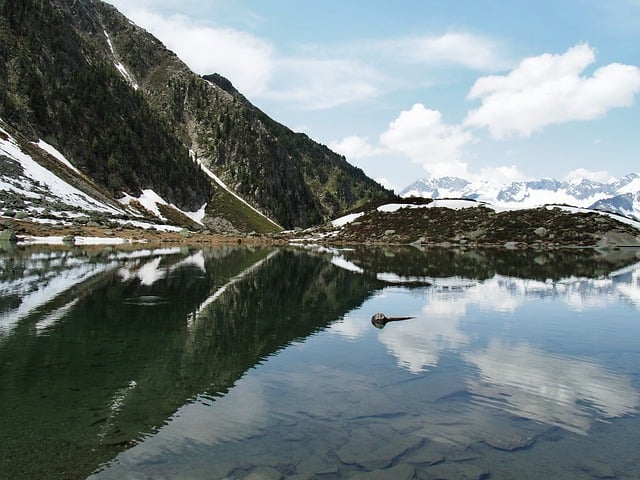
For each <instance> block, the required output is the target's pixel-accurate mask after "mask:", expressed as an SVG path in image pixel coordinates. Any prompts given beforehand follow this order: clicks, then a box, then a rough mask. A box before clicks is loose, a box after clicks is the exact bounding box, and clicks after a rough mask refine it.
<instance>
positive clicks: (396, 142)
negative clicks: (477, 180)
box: [380, 104, 473, 177]
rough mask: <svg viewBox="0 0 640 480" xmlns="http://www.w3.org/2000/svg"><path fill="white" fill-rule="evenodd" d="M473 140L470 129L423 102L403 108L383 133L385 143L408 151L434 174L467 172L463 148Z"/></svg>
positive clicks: (416, 160)
mask: <svg viewBox="0 0 640 480" xmlns="http://www.w3.org/2000/svg"><path fill="white" fill-rule="evenodd" d="M472 140H473V136H472V135H471V133H470V132H468V131H467V130H464V129H463V128H462V127H460V126H457V125H447V124H445V123H444V122H443V121H442V114H441V113H440V112H439V111H437V110H431V109H428V108H425V106H424V105H422V104H415V105H413V107H411V109H410V110H403V111H402V112H400V115H399V116H398V117H397V118H396V119H395V120H394V121H392V122H391V123H390V124H389V128H388V129H387V130H386V131H385V132H383V133H382V134H381V135H380V142H381V144H382V145H383V146H384V147H386V148H388V149H389V150H391V151H395V152H399V153H402V154H404V155H406V156H407V157H408V158H409V159H410V160H411V161H413V162H415V163H419V164H421V165H422V166H423V167H424V169H425V170H426V171H427V172H429V173H430V174H431V175H432V176H434V177H440V176H445V175H454V176H464V175H465V174H466V173H467V164H466V163H465V162H464V161H462V151H463V148H464V146H465V145H467V144H468V143H470V142H471V141H472Z"/></svg>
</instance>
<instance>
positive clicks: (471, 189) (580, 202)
mask: <svg viewBox="0 0 640 480" xmlns="http://www.w3.org/2000/svg"><path fill="white" fill-rule="evenodd" d="M400 196H401V197H425V198H468V199H473V200H477V201H481V202H487V203H490V204H492V205H495V206H496V207H503V208H509V209H510V208H534V207H538V206H541V205H546V204H566V205H572V206H576V207H583V208H590V209H595V210H604V211H609V212H613V213H618V214H621V215H624V216H626V217H630V218H633V219H636V220H640V174H638V173H631V174H629V175H627V176H625V177H623V178H620V179H618V180H615V181H612V182H609V183H602V182H596V181H593V180H587V179H582V180H579V181H571V182H565V181H560V180H554V179H550V178H546V179H542V180H533V181H527V182H512V183H508V184H503V185H498V184H495V183H492V182H491V181H489V180H482V181H475V182H471V181H468V180H465V179H463V178H458V177H441V178H430V179H426V178H424V179H420V180H417V181H416V182H414V183H412V184H411V185H409V186H408V187H406V188H405V189H404V190H402V191H401V192H400Z"/></svg>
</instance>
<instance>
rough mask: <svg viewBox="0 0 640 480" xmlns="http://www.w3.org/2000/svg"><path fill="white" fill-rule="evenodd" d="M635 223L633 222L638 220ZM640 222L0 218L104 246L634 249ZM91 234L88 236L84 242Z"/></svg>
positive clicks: (543, 214)
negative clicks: (270, 225)
mask: <svg viewBox="0 0 640 480" xmlns="http://www.w3.org/2000/svg"><path fill="white" fill-rule="evenodd" d="M636 224H637V225H636ZM638 225H640V223H639V222H633V221H631V220H628V219H624V217H619V218H617V217H615V216H611V215H605V214H601V213H596V212H570V211H567V210H563V209H561V208H558V207H555V208H550V207H540V208H536V209H527V210H515V211H506V212H495V211H494V210H492V209H490V208H486V207H483V206H478V207H475V208H461V209H451V208H402V209H399V210H397V211H393V212H384V211H379V210H372V211H368V212H364V213H362V214H361V215H360V216H358V218H357V219H356V220H354V221H351V222H349V223H346V224H345V225H342V226H340V227H336V226H333V225H332V224H325V225H322V226H319V227H313V228H309V229H306V230H302V229H296V230H290V231H283V232H279V233H272V234H257V233H255V232H251V233H240V232H238V231H237V230H235V229H233V231H231V230H230V231H229V232H211V231H210V230H206V229H189V228H182V229H179V228H177V227H173V228H169V229H166V228H165V229H163V228H162V227H161V226H156V227H154V226H147V227H146V228H143V227H141V226H136V225H134V224H133V223H131V222H128V223H124V224H123V223H117V222H116V221H114V220H112V219H101V220H100V221H97V220H94V219H92V218H91V217H88V216H86V217H85V216H83V217H78V218H77V219H74V220H73V221H66V222H55V221H48V220H46V219H41V220H35V221H34V220H32V219H29V218H25V217H24V216H21V215H18V214H15V213H14V214H13V215H11V216H7V215H6V213H5V215H4V216H0V240H4V241H7V240H8V241H17V242H21V243H64V244H68V245H73V244H75V243H76V240H78V239H84V240H80V241H82V242H84V243H87V242H90V241H93V242H94V243H104V244H117V243H123V244H136V243H144V244H204V245H217V244H252V245H255V244H276V245H287V244H326V245H332V246H349V245H414V246H420V247H444V248H498V249H507V250H517V249H529V248H532V249H542V250H550V249H563V248H602V249H611V248H620V247H640V228H639V227H638ZM86 239H93V240H86Z"/></svg>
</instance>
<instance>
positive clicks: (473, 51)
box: [389, 32, 508, 70]
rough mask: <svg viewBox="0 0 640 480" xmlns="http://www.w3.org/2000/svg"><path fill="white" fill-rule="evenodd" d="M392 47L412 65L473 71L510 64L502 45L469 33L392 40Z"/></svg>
mask: <svg viewBox="0 0 640 480" xmlns="http://www.w3.org/2000/svg"><path fill="white" fill-rule="evenodd" d="M389 46H390V47H391V48H393V50H394V53H395V55H396V56H398V57H400V58H402V59H405V60H408V61H411V62H418V63H427V64H440V65H442V64H445V65H451V64H453V65H461V66H463V67H466V68H469V69H472V70H495V69H499V68H505V67H506V66H507V65H508V62H507V60H506V59H505V58H504V55H503V53H502V50H503V48H502V46H501V45H500V44H499V43H498V42H496V41H494V40H492V39H490V38H487V37H482V36H479V35H473V34H470V33H465V32H450V33H446V34H444V35H440V36H423V37H412V38H406V39H402V40H398V41H392V42H390V43H389Z"/></svg>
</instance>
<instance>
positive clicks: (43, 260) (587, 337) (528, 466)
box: [0, 248, 640, 480]
mask: <svg viewBox="0 0 640 480" xmlns="http://www.w3.org/2000/svg"><path fill="white" fill-rule="evenodd" d="M639 261H640V256H639V255H638V253H637V251H635V250H621V251H614V252H610V253H608V254H606V255H605V254H604V253H597V252H591V251H589V252H584V251H568V252H554V253H540V252H497V251H486V252H482V251H434V250H427V251H420V250H417V249H413V248H405V249H377V250H376V249H369V250H345V251H327V250H324V249H318V250H315V251H314V250H305V251H302V250H274V249H270V248H256V249H245V248H220V249H205V250H197V249H195V250H193V249H192V250H190V249H164V250H144V251H132V252H119V251H116V250H95V251H91V250H79V249H72V250H59V251H52V250H33V249H13V250H11V251H8V250H7V251H0V412H1V413H0V435H1V441H0V478H12V479H13V478H16V479H19V478H41V479H47V478H51V479H58V478H87V477H89V478H91V479H92V480H103V479H218V478H220V479H222V478H228V479H279V478H294V479H306V478H321V479H334V478H335V479H341V478H375V479H378V478H381V479H386V478H389V479H404V478H407V479H409V478H425V479H429V478H434V479H435V478H451V479H459V478H471V479H481V478H491V479H508V478H519V479H529V478H531V479H534V478H535V479H540V478H555V479H564V478H566V479H591V478H593V479H601V478H619V479H637V478H640V448H638V445H640V420H639V417H638V410H639V409H640V315H638V313H639V311H640V264H638V262H639ZM377 312H384V313H385V314H386V315H387V316H395V315H398V316H412V317H414V318H411V319H407V320H402V321H394V322H389V323H387V324H386V325H385V326H384V327H383V328H376V327H375V326H374V325H373V324H372V322H371V317H372V315H374V314H375V313H377Z"/></svg>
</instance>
